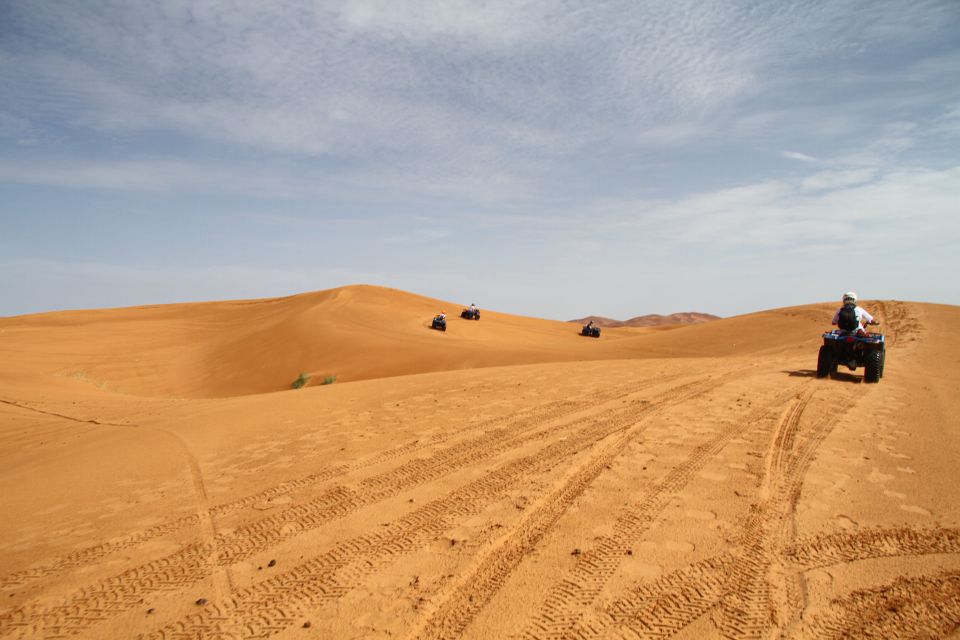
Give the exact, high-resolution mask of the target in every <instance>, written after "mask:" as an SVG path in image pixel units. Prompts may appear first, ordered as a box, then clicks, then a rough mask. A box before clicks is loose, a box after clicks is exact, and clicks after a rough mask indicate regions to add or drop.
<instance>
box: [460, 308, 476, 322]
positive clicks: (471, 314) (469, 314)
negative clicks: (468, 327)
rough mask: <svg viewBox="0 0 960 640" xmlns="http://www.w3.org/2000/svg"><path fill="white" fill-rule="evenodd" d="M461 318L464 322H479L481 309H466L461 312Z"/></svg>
mask: <svg viewBox="0 0 960 640" xmlns="http://www.w3.org/2000/svg"><path fill="white" fill-rule="evenodd" d="M460 317H461V318H463V319H464V320H479V319H480V309H474V310H472V311H471V310H470V309H464V310H463V311H461V312H460Z"/></svg>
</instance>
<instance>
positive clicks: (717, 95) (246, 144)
mask: <svg viewBox="0 0 960 640" xmlns="http://www.w3.org/2000/svg"><path fill="white" fill-rule="evenodd" d="M958 241H960V3H957V2H956V1H955V0H942V1H922V0H921V1H914V0H910V1H907V0H903V1H883V0H879V1H878V0H869V1H863V2H849V1H831V2H802V3H800V2H772V1H771V2H760V3H747V2H739V1H727V2H710V1H706V2H705V1H702V0H691V1H687V0H672V1H670V2H665V1H656V2H644V1H636V0H628V1H623V2H591V3H575V2H567V1H555V2H538V1H523V0H508V1H504V2H499V1H494V0H491V1H485V2H477V1H475V0H449V1H445V2H408V1H405V0H358V1H353V2H349V1H348V2H339V3H333V2H312V3H299V2H247V3H234V2H219V1H212V2H203V3H195V2H185V1H184V2H172V1H171V2H162V3H150V2H134V3H131V2H112V1H110V0H102V1H99V2H52V1H51V2H42V3H41V2H4V1H2V0H0V315H15V314H21V313H29V312H35V311H45V310H55V309H65V308H89V307H103V306H125V305H132V304H151V303H161V302H178V301H193V300H213V299H230V298H249V297H264V296H274V295H286V294H290V293H298V292H303V291H311V290H317V289H326V288H330V287H336V286H341V285H346V284H354V283H369V284H379V285H384V286H391V287H397V288H400V289H405V290H408V291H413V292H416V293H421V294H424V295H430V296H436V297H439V298H444V299H450V300H454V301H459V302H462V303H465V304H467V303H470V302H476V303H477V304H478V305H480V306H481V307H485V308H489V309H496V310H500V311H506V312H512V313H521V314H525V315H532V316H538V317H546V318H554V319H569V318H573V317H578V316H583V315H587V314H599V315H606V316H610V317H615V318H627V317H630V316H634V315H640V314H646V313H671V312H676V311H704V312H711V313H716V314H719V315H734V314H738V313H745V312H749V311H755V310H760V309H767V308H773V307H779V306H787V305H792V304H804V303H808V302H815V301H823V300H832V299H838V298H839V296H840V294H841V293H842V292H843V291H845V290H848V289H855V290H857V291H859V292H860V294H861V296H862V297H865V298H896V299H906V300H923V301H932V302H944V303H950V304H960V285H958V279H957V276H956V274H958V273H960V251H958V250H957V245H958ZM950 274H953V275H950Z"/></svg>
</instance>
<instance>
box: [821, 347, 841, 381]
mask: <svg viewBox="0 0 960 640" xmlns="http://www.w3.org/2000/svg"><path fill="white" fill-rule="evenodd" d="M836 370H837V356H836V355H835V354H834V353H833V349H831V348H830V347H828V346H826V345H824V346H822V347H820V353H819V354H818V355H817V377H818V378H826V377H827V376H828V375H830V374H831V373H833V372H834V371H836Z"/></svg>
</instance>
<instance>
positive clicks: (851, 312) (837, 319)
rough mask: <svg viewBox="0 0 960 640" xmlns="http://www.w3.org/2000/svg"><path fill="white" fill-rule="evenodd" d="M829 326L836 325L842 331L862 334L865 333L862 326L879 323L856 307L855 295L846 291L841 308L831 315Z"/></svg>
mask: <svg viewBox="0 0 960 640" xmlns="http://www.w3.org/2000/svg"><path fill="white" fill-rule="evenodd" d="M864 321H866V322H864ZM831 324H833V325H836V326H837V327H838V328H839V329H841V330H843V331H853V332H857V333H863V332H864V331H865V330H864V324H880V323H879V322H877V321H875V320H874V319H873V316H872V315H870V314H869V313H867V310H866V309H864V308H863V307H861V306H858V305H857V294H856V293H855V292H853V291H847V292H846V293H845V294H843V306H842V307H840V308H839V309H838V310H837V312H836V313H835V314H833V322H831Z"/></svg>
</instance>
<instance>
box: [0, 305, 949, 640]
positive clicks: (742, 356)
mask: <svg viewBox="0 0 960 640" xmlns="http://www.w3.org/2000/svg"><path fill="white" fill-rule="evenodd" d="M864 305H865V306H866V307H867V308H868V309H871V310H872V311H874V312H875V314H876V315H878V316H879V317H880V318H881V320H882V321H883V322H884V324H883V329H884V331H885V332H886V334H887V336H888V340H889V343H890V347H889V354H888V360H887V367H886V371H885V376H884V379H883V380H882V381H881V382H880V384H875V385H868V384H864V383H863V382H862V370H860V371H857V372H856V373H848V372H840V373H838V374H837V375H836V376H835V377H834V378H832V379H824V380H820V379H816V378H815V377H814V376H813V373H814V371H813V369H814V365H815V361H816V350H817V348H818V346H819V343H820V338H819V334H820V332H821V331H823V330H824V329H826V328H827V324H828V322H829V318H830V315H831V314H832V311H833V307H834V305H833V304H813V305H807V306H801V307H794V308H789V309H778V310H770V311H763V312H759V313H755V314H750V315H745V316H739V317H735V318H727V319H722V320H716V321H713V322H709V323H704V324H697V325H691V326H686V327H681V328H677V329H673V330H670V331H656V330H652V329H642V328H623V329H616V328H614V329H605V330H604V333H603V337H601V338H600V339H599V340H593V339H588V338H581V337H580V336H578V335H577V331H578V326H577V325H576V324H571V323H563V322H553V321H548V320H542V319H536V318H525V317H520V316H516V315H510V314H508V313H500V312H496V311H487V310H483V318H482V320H480V321H479V322H471V321H466V320H460V319H459V318H456V317H455V316H456V315H457V314H458V313H459V310H460V307H459V306H457V305H455V304H453V303H451V302H449V301H437V300H433V299H429V298H424V297H422V296H417V295H414V294H410V293H406V292H402V291H396V290H390V289H384V288H380V287H368V286H362V287H345V288H341V289H334V290H330V291H321V292H316V293H310V294H303V295H299V296H292V297H288V298H277V299H270V300H255V301H234V302H216V303H205V304H186V305H164V306H154V307H138V308H129V309H110V310H98V311H75V312H61V313H51V314H38V315H33V316H20V317H15V318H3V319H0V444H2V448H0V451H2V452H3V453H2V456H3V459H2V462H3V464H2V467H0V482H2V483H3V484H2V486H3V489H4V490H3V494H2V496H3V497H2V503H0V510H2V513H3V514H4V518H2V519H0V560H2V570H0V584H2V591H0V638H50V637H80V638H114V637H144V638H171V637H178V638H214V637H227V638H229V637H237V638H242V637H277V638H308V637H311V638H312V637H316V638H378V637H402V638H457V637H465V638H497V637H524V638H558V637H583V638H585V637H605V638H606V637H669V636H678V637H684V638H702V637H708V638H713V637H716V638H719V637H727V638H729V637H737V638H739V637H772V636H777V635H783V636H786V637H797V638H807V637H817V638H820V637H830V638H841V637H885V638H891V637H904V638H906V637H945V636H947V635H949V634H951V633H954V632H955V631H956V629H957V626H958V624H960V490H958V488H957V485H958V483H957V479H958V476H957V472H956V460H957V459H958V456H960V435H958V431H957V429H956V418H955V416H956V415H957V413H956V412H957V409H958V400H957V398H958V397H960V395H958V383H957V373H958V367H957V363H958V362H960V338H958V337H957V336H958V335H960V333H958V331H957V329H958V328H960V309H958V308H957V307H949V306H942V305H931V304H919V303H905V302H895V301H872V302H869V301H868V302H866V303H864ZM440 308H443V309H445V310H446V311H447V313H448V315H449V316H451V318H450V327H449V330H448V331H447V332H446V333H440V332H436V331H431V330H430V329H429V328H428V326H429V320H430V317H431V316H432V314H433V313H435V312H436V311H438V310H439V309H440ZM301 371H303V372H308V373H310V374H312V375H313V376H314V378H313V380H314V382H316V380H317V379H318V378H321V377H324V376H333V375H336V376H337V381H336V382H335V383H334V384H330V385H316V384H314V385H311V386H307V387H306V388H303V389H299V390H292V389H290V383H291V382H292V380H293V379H294V378H295V377H296V375H297V374H298V373H299V372H301Z"/></svg>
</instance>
